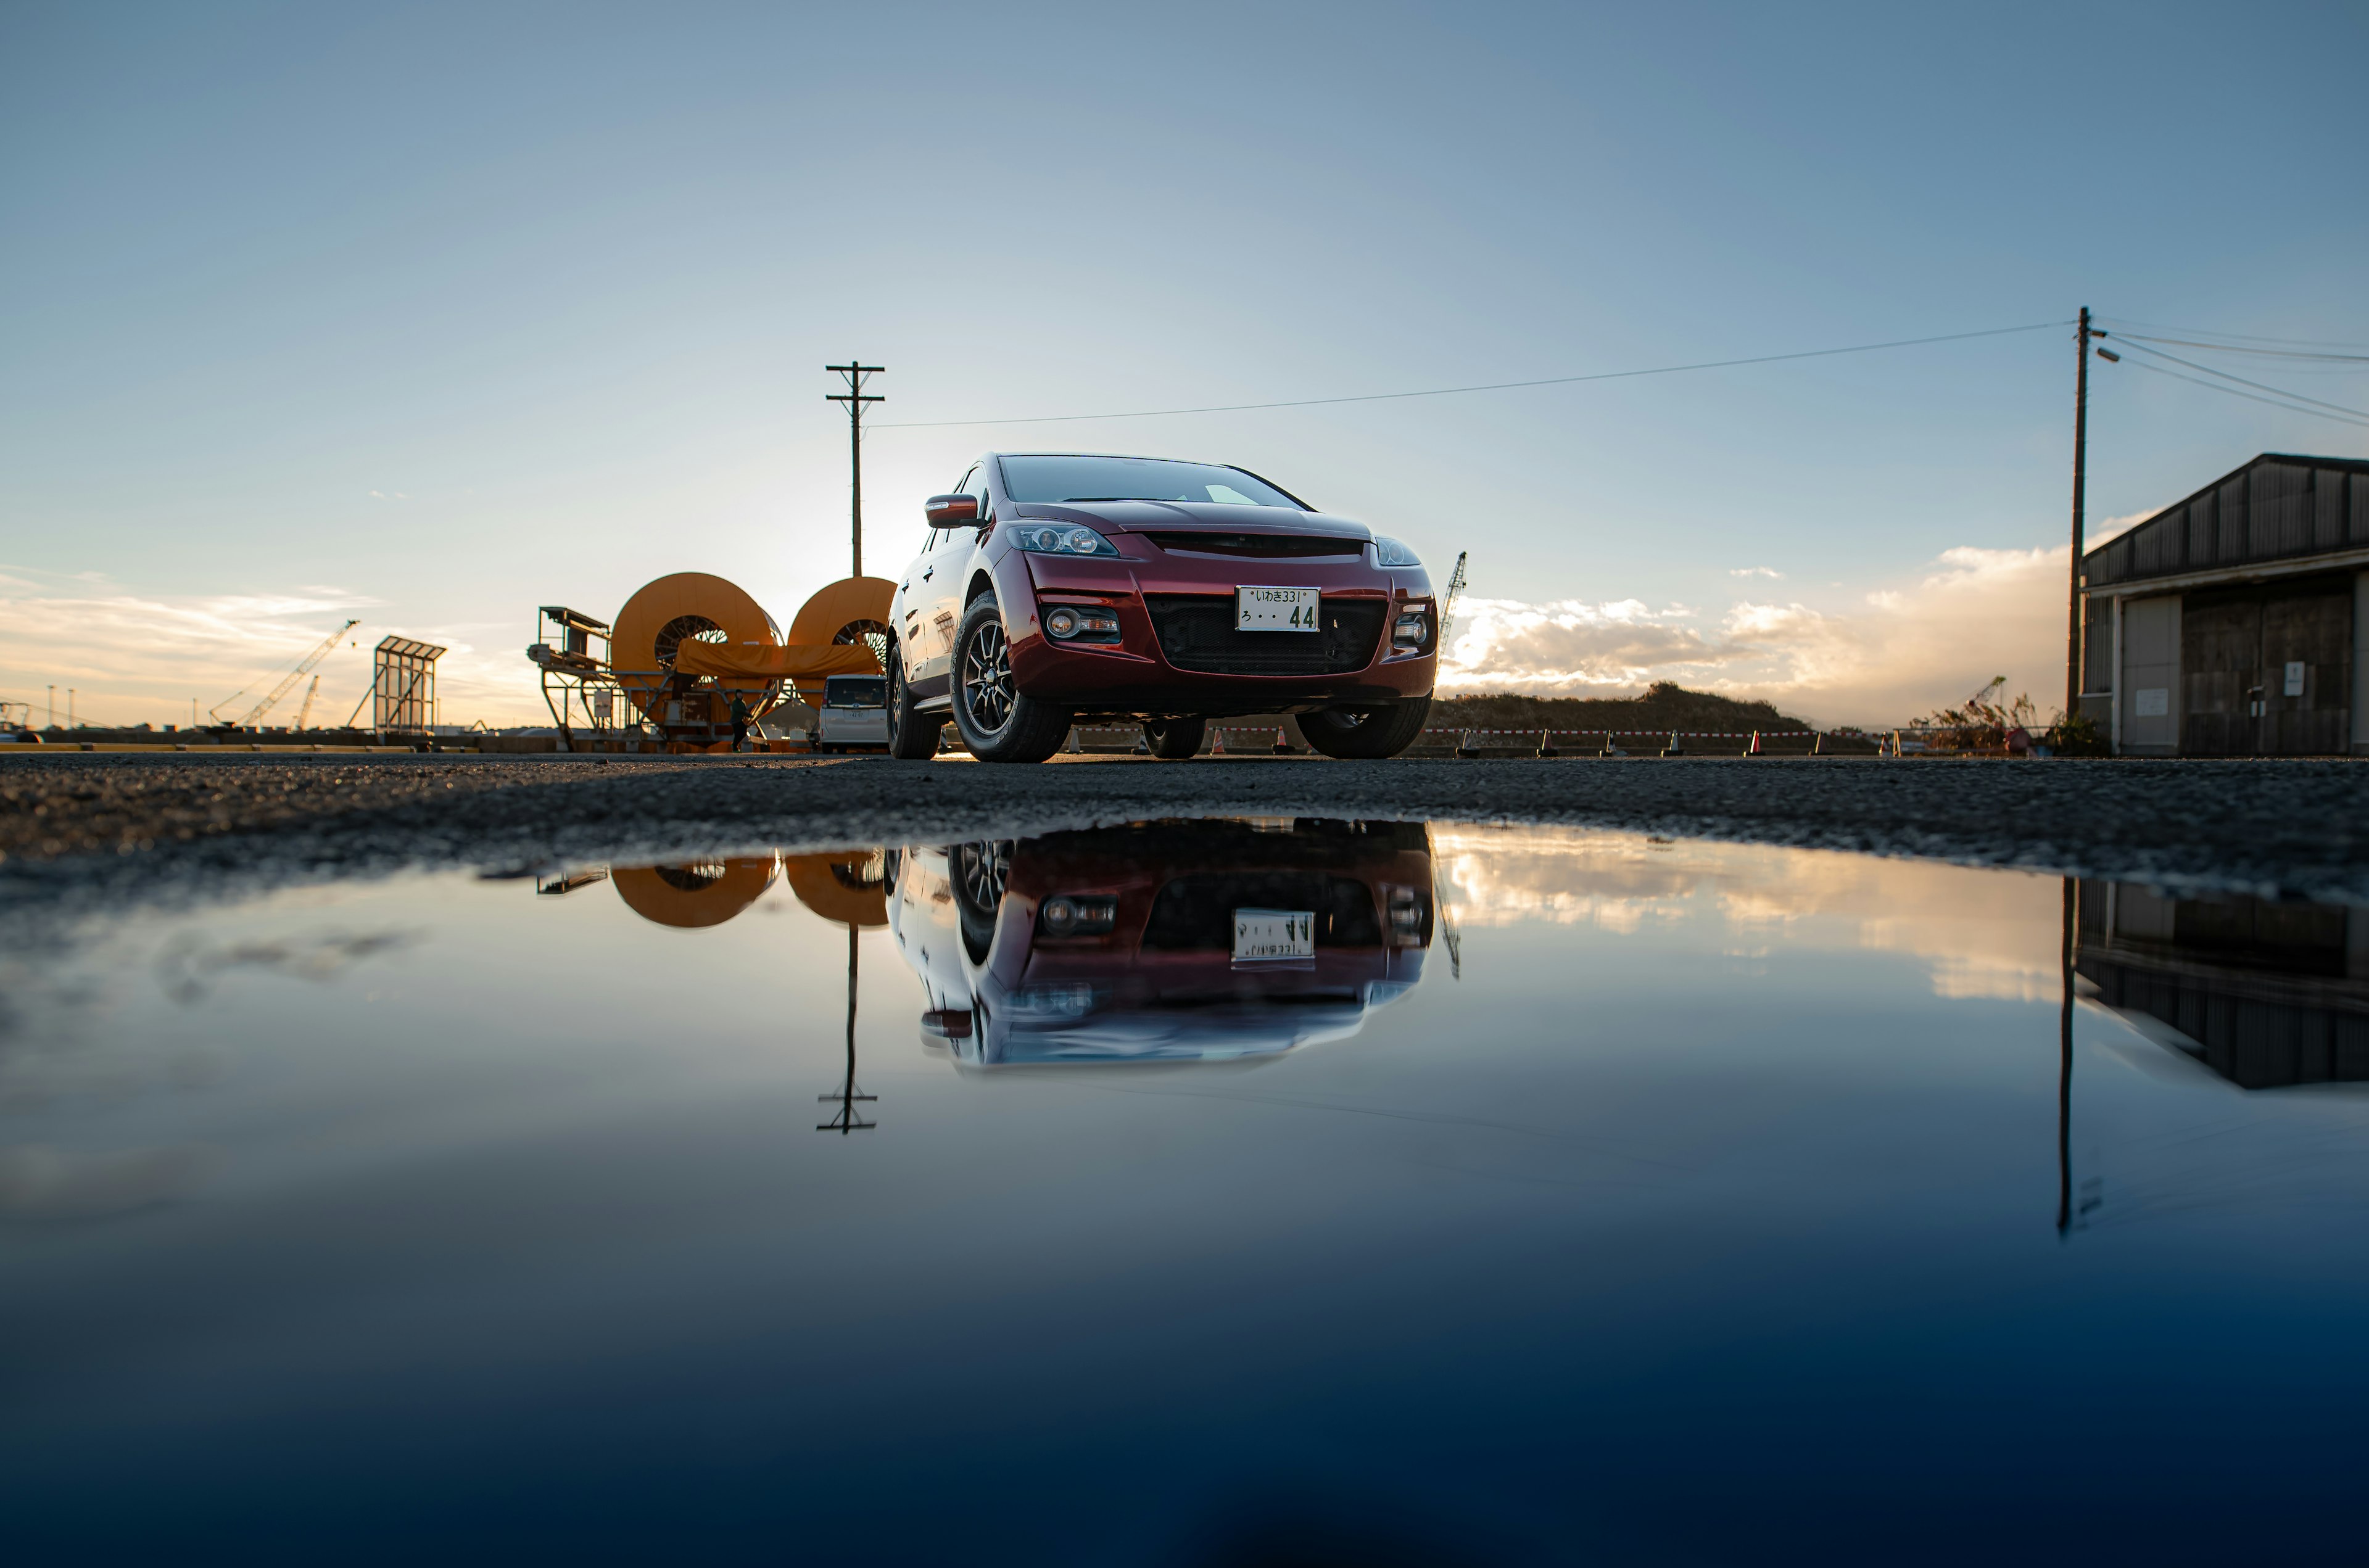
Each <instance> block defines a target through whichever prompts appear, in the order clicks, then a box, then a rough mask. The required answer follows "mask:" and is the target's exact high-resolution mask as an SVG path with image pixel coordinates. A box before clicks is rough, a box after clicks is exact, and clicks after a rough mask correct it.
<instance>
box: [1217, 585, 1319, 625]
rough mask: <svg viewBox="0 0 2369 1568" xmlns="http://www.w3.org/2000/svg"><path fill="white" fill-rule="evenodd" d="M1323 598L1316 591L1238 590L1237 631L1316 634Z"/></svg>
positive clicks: (1236, 600)
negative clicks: (1317, 619)
mask: <svg viewBox="0 0 2369 1568" xmlns="http://www.w3.org/2000/svg"><path fill="white" fill-rule="evenodd" d="M1321 599H1322V596H1321V595H1320V594H1318V592H1317V590H1316V589H1312V588H1237V589H1234V630H1236V631H1238V632H1315V631H1322V629H1323V628H1322V627H1321V626H1319V625H1318V624H1316V616H1317V611H1318V609H1319V608H1320V604H1321Z"/></svg>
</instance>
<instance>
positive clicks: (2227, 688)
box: [2180, 578, 2352, 757]
mask: <svg viewBox="0 0 2369 1568" xmlns="http://www.w3.org/2000/svg"><path fill="white" fill-rule="evenodd" d="M2180 667H2181V674H2182V676H2183V680H2182V681H2181V685H2182V690H2183V701H2182V704H2181V715H2180V750H2181V751H2183V752H2185V753H2186V754H2188V755H2190V756H2192V757H2253V756H2272V757H2276V756H2288V757H2294V756H2315V755H2318V756H2325V755H2329V754H2341V753H2342V752H2343V751H2344V750H2345V749H2346V747H2347V746H2348V745H2349V744H2350V743H2351V741H2352V585H2351V584H2350V583H2349V582H2340V581H2329V580H2328V579H2324V578H2312V579H2308V580H2306V581H2301V582H2290V583H2277V584H2266V585H2263V586H2261V587H2258V588H2257V587H2249V588H2239V589H2221V590H2219V591H2215V592H2205V593H2192V594H2190V595H2189V596H2188V598H2187V601H2186V603H2185V604H2184V605H2183V606H2182V610H2181V615H2180Z"/></svg>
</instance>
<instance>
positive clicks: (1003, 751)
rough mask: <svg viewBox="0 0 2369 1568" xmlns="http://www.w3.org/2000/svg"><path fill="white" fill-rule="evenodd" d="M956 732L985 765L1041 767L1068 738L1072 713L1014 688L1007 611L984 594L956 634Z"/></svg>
mask: <svg viewBox="0 0 2369 1568" xmlns="http://www.w3.org/2000/svg"><path fill="white" fill-rule="evenodd" d="M954 687H955V727H956V728H957V729H959V730H961V731H962V738H963V743H964V744H965V745H967V746H968V747H969V748H970V754H971V755H972V756H974V757H976V758H978V760H979V761H982V762H1041V761H1044V760H1045V759H1046V758H1047V757H1049V756H1051V755H1052V754H1053V753H1054V752H1056V751H1058V750H1060V748H1061V742H1062V741H1063V740H1065V739H1066V738H1068V737H1069V734H1070V710H1069V709H1067V708H1057V707H1053V706H1051V705H1049V704H1045V703H1041V702H1038V701H1037V700H1036V698H1034V697H1024V696H1022V695H1021V694H1020V691H1019V689H1018V688H1017V687H1015V686H1014V685H1013V683H1012V639H1011V638H1010V636H1009V635H1006V633H1005V631H1004V628H1003V611H1002V610H1001V607H999V606H998V605H997V604H996V602H995V596H994V595H993V594H991V593H982V594H980V595H979V596H978V598H977V599H974V600H972V601H970V608H969V609H968V610H967V611H965V612H963V618H962V624H961V625H960V626H959V627H957V628H956V631H955V668H954Z"/></svg>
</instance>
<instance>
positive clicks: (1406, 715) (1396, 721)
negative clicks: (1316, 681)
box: [1299, 697, 1431, 761]
mask: <svg viewBox="0 0 2369 1568" xmlns="http://www.w3.org/2000/svg"><path fill="white" fill-rule="evenodd" d="M1430 716H1431V699H1430V698H1429V697H1417V698H1416V699H1415V700H1414V701H1413V702H1411V703H1391V704H1387V705H1385V706H1381V707H1356V708H1326V709H1325V710H1324V711H1323V712H1322V713H1313V714H1302V715H1299V733H1300V734H1301V735H1303V736H1306V737H1307V738H1308V744H1309V745H1310V746H1312V747H1314V748H1315V749H1316V750H1319V751H1322V753H1323V754H1324V755H1326V756H1327V757H1341V758H1345V759H1349V760H1353V761H1356V760H1368V759H1373V758H1379V757H1395V756H1397V755H1398V754H1399V753H1400V752H1402V751H1403V750H1406V749H1407V748H1408V747H1410V746H1412V745H1413V744H1414V741H1415V737H1416V736H1418V735H1421V734H1422V733H1423V721H1424V720H1425V719H1427V718H1429V717H1430Z"/></svg>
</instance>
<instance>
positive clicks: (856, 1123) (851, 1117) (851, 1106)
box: [815, 921, 880, 1137]
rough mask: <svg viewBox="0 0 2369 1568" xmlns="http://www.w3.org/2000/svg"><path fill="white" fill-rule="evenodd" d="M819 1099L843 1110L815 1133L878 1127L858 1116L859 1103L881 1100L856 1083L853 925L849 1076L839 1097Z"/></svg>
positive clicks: (851, 937) (850, 932)
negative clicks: (833, 1103) (835, 1102)
mask: <svg viewBox="0 0 2369 1568" xmlns="http://www.w3.org/2000/svg"><path fill="white" fill-rule="evenodd" d="M815 1098H816V1099H818V1100H819V1101H821V1102H822V1103H823V1104H830V1102H832V1101H833V1100H836V1101H838V1102H839V1110H838V1111H837V1112H836V1113H835V1114H833V1116H831V1118H830V1120H829V1121H827V1122H817V1123H816V1124H815V1131H817V1132H835V1133H838V1134H840V1135H841V1137H845V1136H846V1135H847V1134H849V1133H851V1132H868V1131H870V1130H871V1128H872V1127H873V1125H874V1124H873V1123H871V1122H868V1121H865V1120H864V1118H863V1117H862V1116H859V1115H857V1114H856V1109H855V1107H856V1105H857V1104H858V1103H859V1102H864V1101H876V1100H878V1099H879V1098H880V1096H879V1095H877V1094H866V1093H864V1091H863V1090H862V1089H860V1088H859V1087H857V1085H856V1082H855V925H854V922H853V921H850V922H849V924H848V927H847V1076H846V1077H845V1078H844V1079H842V1080H841V1082H840V1085H839V1088H838V1090H837V1091H836V1092H835V1093H830V1094H818V1095H816V1096H815Z"/></svg>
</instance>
